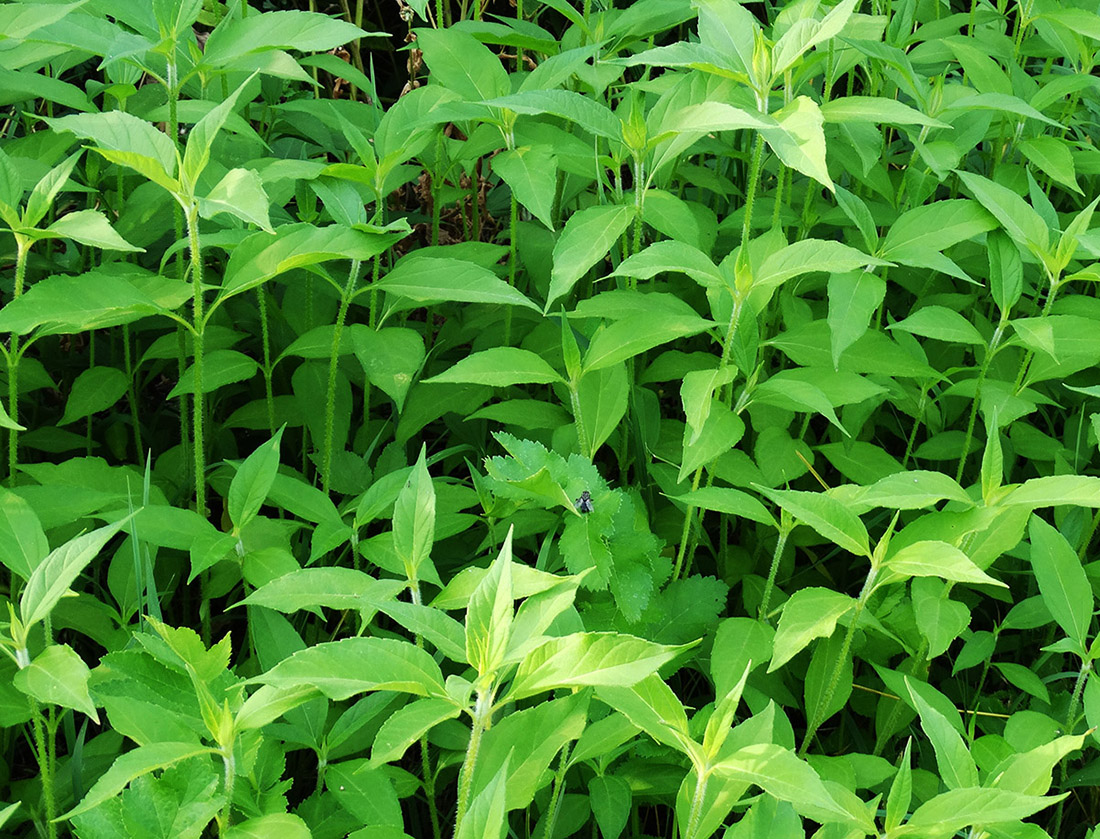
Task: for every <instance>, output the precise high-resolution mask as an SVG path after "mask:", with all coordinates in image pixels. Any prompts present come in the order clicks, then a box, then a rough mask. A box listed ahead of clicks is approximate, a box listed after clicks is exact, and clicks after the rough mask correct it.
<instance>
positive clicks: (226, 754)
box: [218, 743, 237, 836]
mask: <svg viewBox="0 0 1100 839" xmlns="http://www.w3.org/2000/svg"><path fill="white" fill-rule="evenodd" d="M222 760H223V761H224V763H225V804H223V805H222V811H221V813H220V814H219V815H218V835H219V836H221V835H224V834H225V832H226V831H227V830H229V825H230V823H231V821H232V818H233V787H234V785H235V784H236V780H237V759H236V758H235V757H234V756H233V744H232V743H230V744H229V746H228V747H227V749H223V751H222Z"/></svg>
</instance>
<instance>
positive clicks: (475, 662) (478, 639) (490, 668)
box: [466, 528, 514, 678]
mask: <svg viewBox="0 0 1100 839" xmlns="http://www.w3.org/2000/svg"><path fill="white" fill-rule="evenodd" d="M512 599H513V591H512V529H511V528H509V529H508V535H507V536H506V537H505V539H504V544H503V545H502V546H501V549H500V552H499V553H498V554H497V558H496V559H495V560H494V561H493V564H492V565H490V566H489V571H488V573H487V574H485V576H484V577H482V578H481V582H480V583H478V585H477V588H475V589H474V593H473V594H472V595H471V596H470V603H469V605H468V606H467V607H466V660H467V661H468V662H470V664H471V665H472V666H473V667H474V669H475V670H477V673H478V676H480V677H482V678H484V677H486V676H490V675H492V674H495V673H496V671H497V668H499V667H500V665H501V663H502V662H503V661H504V655H505V653H506V652H507V650H508V641H509V638H510V637H511V634H512V618H513V617H514V615H513V612H512Z"/></svg>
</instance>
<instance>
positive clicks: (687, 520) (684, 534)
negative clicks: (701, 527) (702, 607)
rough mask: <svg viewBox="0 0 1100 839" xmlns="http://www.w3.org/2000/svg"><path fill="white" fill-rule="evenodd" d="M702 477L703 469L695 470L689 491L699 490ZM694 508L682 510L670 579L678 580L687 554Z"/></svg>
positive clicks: (690, 506) (689, 505)
mask: <svg viewBox="0 0 1100 839" xmlns="http://www.w3.org/2000/svg"><path fill="white" fill-rule="evenodd" d="M702 477H703V467H702V466H700V467H699V468H698V469H696V470H695V476H694V477H693V478H692V479H691V491H692V492H695V490H697V489H699V479H700V478H702ZM695 509H696V508H695V507H694V506H693V505H691V504H688V505H687V509H685V510H684V529H683V530H682V531H681V533H680V548H679V550H677V551H676V567H675V568H674V569H673V571H672V579H674V580H678V579H680V571H681V569H682V568H683V566H684V556H685V555H686V554H687V547H688V541H689V540H690V538H691V525H692V523H693V522H694V521H695Z"/></svg>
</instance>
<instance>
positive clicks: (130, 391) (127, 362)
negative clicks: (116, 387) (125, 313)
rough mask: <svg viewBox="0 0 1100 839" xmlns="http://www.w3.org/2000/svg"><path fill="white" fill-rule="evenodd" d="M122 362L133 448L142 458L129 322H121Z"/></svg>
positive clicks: (141, 458)
mask: <svg viewBox="0 0 1100 839" xmlns="http://www.w3.org/2000/svg"><path fill="white" fill-rule="evenodd" d="M122 363H123V366H124V367H125V368H126V383H127V384H126V401H127V402H129V403H130V420H131V422H133V424H134V450H135V451H136V452H137V457H138V460H139V461H140V460H143V459H144V458H143V456H142V443H141V418H140V416H139V415H138V399H137V392H136V391H135V390H134V360H133V351H132V349H131V348H130V324H128V323H124V324H122Z"/></svg>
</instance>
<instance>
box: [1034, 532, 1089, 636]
mask: <svg viewBox="0 0 1100 839" xmlns="http://www.w3.org/2000/svg"><path fill="white" fill-rule="evenodd" d="M1028 534H1029V538H1030V540H1031V567H1032V568H1033V569H1035V581H1036V582H1037V583H1038V584H1039V593H1040V594H1041V595H1042V597H1043V602H1044V603H1045V604H1046V607H1047V608H1048V609H1049V610H1050V614H1051V615H1052V616H1053V618H1054V620H1055V621H1057V622H1058V625H1059V626H1060V627H1061V628H1062V631H1063V632H1065V633H1066V635H1067V636H1068V637H1069V638H1071V639H1072V640H1073V641H1075V642H1076V643H1077V644H1078V645H1079V646H1081V645H1084V644H1085V643H1086V641H1087V639H1088V637H1089V627H1090V625H1091V623H1092V610H1093V599H1092V586H1091V585H1090V583H1089V579H1088V576H1087V575H1086V574H1085V569H1084V568H1083V567H1082V565H1081V561H1080V560H1079V559H1078V558H1077V552H1076V551H1075V550H1073V548H1072V547H1071V546H1070V544H1069V542H1067V541H1066V538H1065V537H1064V536H1063V535H1062V534H1061V533H1059V532H1058V531H1057V530H1055V529H1054V528H1053V527H1051V526H1050V525H1049V524H1047V523H1046V522H1045V521H1043V520H1042V519H1041V518H1039V516H1035V515H1033V516H1032V517H1031V521H1030V523H1029V526H1028Z"/></svg>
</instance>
